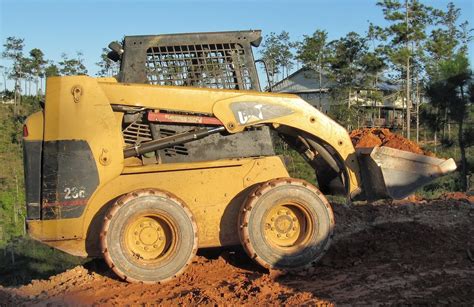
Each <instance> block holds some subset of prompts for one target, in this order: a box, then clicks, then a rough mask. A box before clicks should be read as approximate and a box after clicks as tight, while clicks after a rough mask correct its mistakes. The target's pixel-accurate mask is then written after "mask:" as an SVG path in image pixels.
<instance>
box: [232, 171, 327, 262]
mask: <svg viewBox="0 0 474 307" xmlns="http://www.w3.org/2000/svg"><path fill="white" fill-rule="evenodd" d="M239 225H240V227H239V236H240V240H241V243H242V245H243V247H244V249H245V251H246V252H247V254H248V255H249V256H250V257H251V258H252V259H254V260H255V261H256V262H257V263H259V264H260V265H262V266H263V267H266V268H268V269H278V270H284V271H300V270H304V269H307V268H309V267H311V266H313V265H314V263H316V262H317V261H318V260H319V259H320V258H321V257H322V256H323V255H324V253H325V252H326V250H327V249H328V248H329V245H330V242H331V236H332V232H333V228H334V215H333V212H332V209H331V206H330V205H329V202H328V201H327V200H326V198H325V197H324V195H323V194H321V192H320V191H319V190H318V189H317V188H316V187H314V186H313V185H311V184H309V183H308V182H306V181H304V180H300V179H293V178H281V179H273V180H270V181H267V182H266V183H264V184H262V185H260V186H258V187H257V188H256V189H255V190H254V191H253V192H252V193H251V194H250V195H249V196H248V198H247V200H246V202H245V204H244V207H243V208H242V210H241V213H240V217H239Z"/></svg>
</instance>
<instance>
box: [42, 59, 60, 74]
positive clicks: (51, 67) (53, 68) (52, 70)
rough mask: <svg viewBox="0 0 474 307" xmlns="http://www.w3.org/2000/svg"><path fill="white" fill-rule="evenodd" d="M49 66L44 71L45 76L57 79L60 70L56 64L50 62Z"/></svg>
mask: <svg viewBox="0 0 474 307" xmlns="http://www.w3.org/2000/svg"><path fill="white" fill-rule="evenodd" d="M48 64H49V65H48V66H46V68H45V69H44V75H45V76H46V77H48V78H49V77H56V76H59V68H58V66H57V65H56V64H54V62H52V61H50V62H48Z"/></svg>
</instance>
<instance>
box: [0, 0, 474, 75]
mask: <svg viewBox="0 0 474 307" xmlns="http://www.w3.org/2000/svg"><path fill="white" fill-rule="evenodd" d="M423 2H424V3H427V4H430V5H432V6H435V7H437V8H445V7H446V4H447V3H448V2H449V1H445V0H433V1H423ZM453 2H454V3H455V5H456V6H457V7H459V8H461V12H462V15H461V18H460V19H461V21H464V20H469V21H471V27H473V26H474V24H473V22H472V21H474V4H473V3H474V1H473V0H457V1H453ZM375 3H376V0H332V1H331V0H313V1H309V0H293V1H290V0H268V1H267V0H263V1H257V0H244V1H234V0H227V1H226V0H221V1H207V0H200V1H193V0H186V1H180V0H175V1H171V0H169V1H158V0H155V1H151V0H148V1H147V0H135V1H131V0H130V1H126V0H122V1H120V0H119V1H111V0H102V1H99V0H96V1H92V0H82V1H77V0H62V1H60V0H43V1H40V0H0V40H1V42H2V44H3V42H4V41H5V38H6V37H8V36H17V37H21V38H24V39H25V44H26V46H25V49H26V51H29V50H30V49H32V48H35V47H37V48H40V49H42V50H43V52H44V53H45V55H46V57H47V58H48V59H51V60H58V59H59V58H60V56H61V53H63V52H66V53H68V54H69V55H74V54H75V52H76V51H78V50H80V51H82V52H83V53H84V58H85V64H86V66H87V68H88V69H89V74H91V75H92V74H94V73H95V72H96V71H97V67H96V66H95V65H94V63H95V62H97V61H98V59H99V56H100V53H101V49H102V48H103V47H106V46H107V45H108V43H109V42H110V41H112V40H118V39H121V38H122V37H123V35H134V34H136V35H138V34H160V33H180V32H204V31H230V30H246V29H261V30H262V31H263V34H265V33H270V32H276V33H279V32H281V31H282V30H285V31H288V32H289V33H290V35H291V38H292V39H293V40H299V39H301V38H302V36H303V35H304V34H311V33H312V32H314V30H315V29H325V30H327V31H328V33H329V39H337V38H339V37H341V36H344V35H345V34H346V33H348V32H350V31H356V32H358V33H360V34H364V33H365V31H366V29H367V26H368V22H369V21H371V22H373V23H375V24H384V20H383V15H382V11H381V9H380V8H379V7H377V6H376V5H375ZM469 47H470V62H471V63H474V61H473V60H474V55H473V53H474V43H472V42H471V44H470V46H469ZM2 49H3V48H2ZM257 57H258V56H257ZM0 63H1V64H2V65H5V61H4V60H2V59H0Z"/></svg>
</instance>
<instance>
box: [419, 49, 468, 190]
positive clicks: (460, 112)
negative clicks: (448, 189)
mask: <svg viewBox="0 0 474 307" xmlns="http://www.w3.org/2000/svg"><path fill="white" fill-rule="evenodd" d="M471 80H472V71H471V70H470V69H469V61H468V59H467V57H466V56H465V54H464V53H463V52H459V53H457V54H456V55H455V56H454V58H453V59H449V60H445V61H441V62H440V63H439V72H438V74H436V75H434V76H432V77H431V80H430V83H429V84H428V87H427V89H426V93H427V94H428V97H429V98H430V100H431V103H432V104H433V105H434V106H436V107H437V110H442V111H444V110H446V113H447V114H448V116H449V117H450V119H451V120H453V121H455V122H456V123H457V124H458V145H459V149H460V152H461V170H460V174H461V176H460V179H461V180H460V182H461V188H462V189H463V190H464V191H466V190H467V172H468V168H467V161H466V141H465V133H464V123H465V122H466V119H467V118H468V116H469V112H468V110H469V109H468V107H469V105H470V104H471V103H472V102H473V96H472V95H473V94H474V88H473V84H472V83H471ZM443 113H444V112H443ZM435 117H436V116H435Z"/></svg>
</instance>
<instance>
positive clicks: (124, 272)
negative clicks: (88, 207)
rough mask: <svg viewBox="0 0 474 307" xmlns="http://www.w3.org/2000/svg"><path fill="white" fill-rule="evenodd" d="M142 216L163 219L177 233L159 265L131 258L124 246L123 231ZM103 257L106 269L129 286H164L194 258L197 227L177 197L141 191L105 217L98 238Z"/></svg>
mask: <svg viewBox="0 0 474 307" xmlns="http://www.w3.org/2000/svg"><path fill="white" fill-rule="evenodd" d="M140 214H142V215H143V216H146V215H147V214H159V215H161V216H166V218H167V219H168V220H169V221H171V222H170V223H172V224H173V225H174V227H175V228H176V229H177V231H176V234H175V237H174V240H175V241H176V244H175V245H174V247H173V250H172V251H171V252H170V255H167V257H166V259H165V260H164V261H163V262H160V263H151V264H150V263H143V262H140V261H138V260H136V259H134V258H133V256H131V255H130V254H129V253H128V252H127V248H126V247H125V246H126V243H125V235H124V232H125V227H126V225H127V224H129V223H131V221H133V219H136V218H137V217H139V216H140ZM100 238H101V245H102V254H103V256H104V259H105V261H106V262H107V264H108V265H109V267H110V268H111V269H112V270H113V271H114V272H115V273H116V274H117V275H118V276H119V277H121V278H122V279H124V280H126V281H128V282H143V283H147V284H154V283H163V282H166V281H168V280H170V279H172V278H175V277H176V276H178V275H179V274H181V273H182V272H183V271H184V270H185V268H186V266H188V264H189V263H190V262H191V260H192V259H193V257H194V256H195V255H196V251H197V246H198V239H197V226H196V223H195V221H194V219H193V216H192V214H191V211H190V210H189V209H188V208H187V207H186V205H185V204H184V202H183V201H181V200H180V199H178V198H177V197H176V196H174V195H172V194H170V193H167V192H163V191H159V190H155V189H144V190H138V191H134V192H131V193H129V194H126V195H124V196H122V197H120V198H119V199H118V200H117V201H116V202H115V204H114V205H113V206H112V207H111V208H110V210H109V211H108V213H107V214H106V215H105V218H104V224H103V228H102V231H101V234H100Z"/></svg>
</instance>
